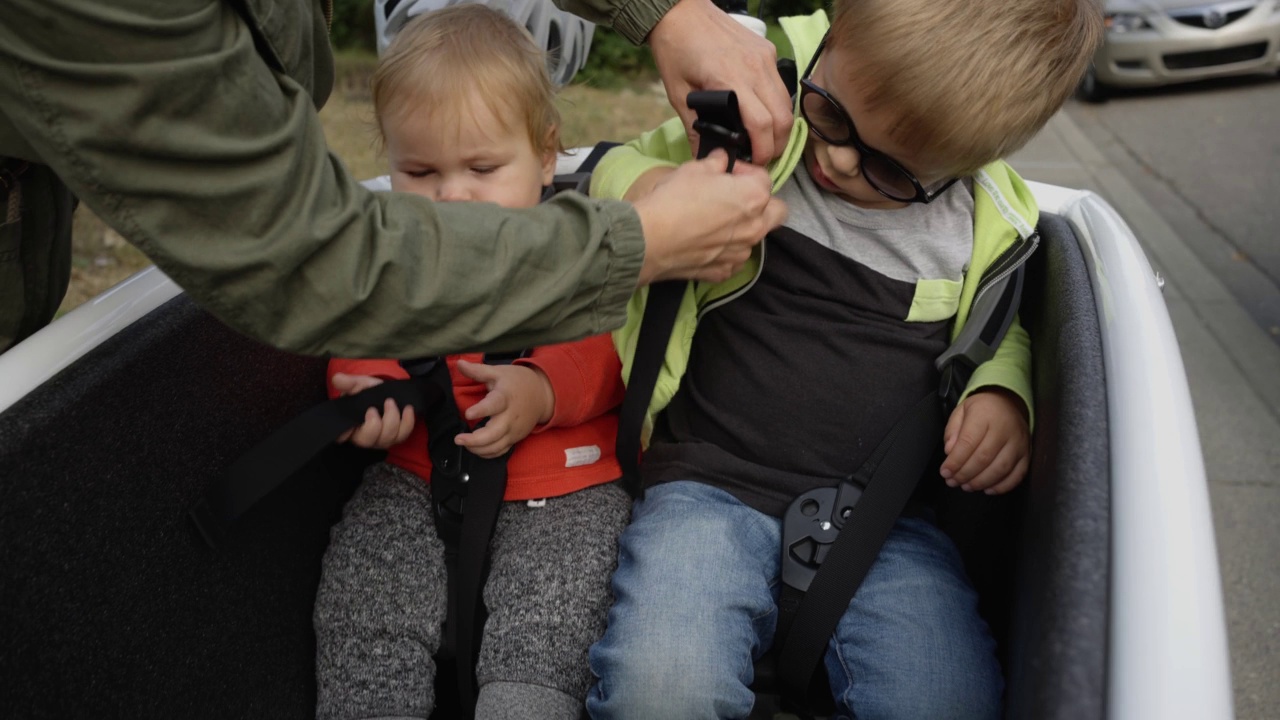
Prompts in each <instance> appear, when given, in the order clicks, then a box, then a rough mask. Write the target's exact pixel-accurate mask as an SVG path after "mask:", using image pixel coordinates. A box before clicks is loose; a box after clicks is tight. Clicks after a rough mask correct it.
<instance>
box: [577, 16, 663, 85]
mask: <svg viewBox="0 0 1280 720" xmlns="http://www.w3.org/2000/svg"><path fill="white" fill-rule="evenodd" d="M657 77H658V68H657V66H656V65H654V64H653V55H652V54H651V53H650V52H649V47H648V46H647V45H641V46H639V47H637V46H635V45H632V44H631V41H630V40H627V39H626V38H625V37H623V36H621V35H619V34H618V33H616V32H614V31H612V30H610V29H609V28H606V27H600V26H596V31H595V35H594V36H592V38H591V53H590V54H588V55H587V64H586V65H584V66H583V68H582V70H580V71H578V75H577V77H576V78H574V82H579V83H585V84H587V85H592V86H594V87H600V88H616V87H621V86H623V85H627V84H631V83H634V82H637V81H643V80H651V79H654V78H657Z"/></svg>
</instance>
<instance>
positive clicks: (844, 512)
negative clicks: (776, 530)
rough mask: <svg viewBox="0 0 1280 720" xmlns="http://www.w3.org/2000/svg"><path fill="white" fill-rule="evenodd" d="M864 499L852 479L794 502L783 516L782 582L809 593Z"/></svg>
mask: <svg viewBox="0 0 1280 720" xmlns="http://www.w3.org/2000/svg"><path fill="white" fill-rule="evenodd" d="M860 497H862V488H861V487H859V486H858V485H856V484H854V483H853V482H852V478H851V479H849V480H844V481H842V482H841V483H840V484H839V485H837V486H835V487H821V488H814V489H813V490H810V491H809V492H806V493H804V494H802V495H800V496H798V497H797V498H796V499H795V500H792V501H791V505H789V506H788V507H787V512H786V514H785V515H783V516H782V582H784V583H786V584H787V585H790V586H791V587H793V588H795V589H797V590H799V591H801V592H806V591H808V589H809V583H811V582H813V578H814V576H815V575H817V574H818V568H819V567H820V566H821V565H822V561H823V560H826V559H827V553H828V552H829V551H830V550H831V545H832V544H833V543H835V541H836V536H837V535H839V534H840V529H841V528H843V527H844V521H845V520H847V519H848V518H849V515H850V514H851V513H852V512H853V506H854V504H856V503H857V502H858V498H860Z"/></svg>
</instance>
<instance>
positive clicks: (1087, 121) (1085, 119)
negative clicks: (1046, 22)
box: [1067, 76, 1280, 342]
mask: <svg viewBox="0 0 1280 720" xmlns="http://www.w3.org/2000/svg"><path fill="white" fill-rule="evenodd" d="M1067 112H1068V113H1069V114H1070V115H1071V117H1072V119H1073V120H1075V121H1076V123H1077V124H1078V125H1079V126H1080V128H1081V130H1082V131H1083V132H1084V133H1085V135H1086V136H1087V137H1088V138H1089V139H1090V140H1092V141H1093V143H1094V144H1095V145H1096V146H1097V147H1098V149H1099V150H1101V151H1102V152H1103V153H1104V154H1105V155H1107V157H1108V159H1109V160H1110V161H1111V162H1112V163H1114V164H1115V166H1116V167H1117V168H1119V169H1120V171H1121V172H1122V173H1123V174H1124V175H1125V177H1126V178H1127V179H1128V180H1129V181H1130V182H1131V183H1133V185H1134V186H1135V187H1136V188H1137V189H1138V190H1139V192H1141V193H1142V194H1143V196H1144V197H1145V198H1146V199H1147V202H1149V203H1150V204H1151V205H1152V206H1153V207H1154V208H1155V209H1156V211H1157V212H1159V213H1160V214H1161V215H1162V216H1163V217H1164V218H1165V219H1166V220H1168V221H1169V223H1170V224H1171V225H1173V227H1175V228H1177V230H1178V233H1179V235H1181V236H1182V237H1183V239H1184V240H1186V241H1187V243H1188V244H1189V245H1190V246H1191V247H1192V249H1193V251H1194V252H1196V254H1197V255H1198V256H1199V257H1200V260H1201V262H1203V263H1204V264H1205V265H1206V266H1208V267H1209V268H1210V269H1211V270H1212V272H1213V273H1214V274H1216V275H1217V276H1218V277H1219V278H1220V279H1221V280H1222V281H1223V282H1224V283H1225V284H1226V285H1227V286H1228V287H1230V288H1231V289H1232V292H1233V294H1234V295H1235V296H1236V298H1237V299H1238V300H1239V302H1240V304H1241V305H1242V306H1243V307H1244V309H1245V310H1246V312H1248V313H1249V315H1250V316H1251V317H1252V318H1253V319H1254V320H1255V322H1257V323H1258V324H1259V325H1260V326H1261V327H1262V328H1263V329H1264V330H1266V331H1267V332H1268V334H1269V335H1271V337H1272V338H1273V339H1275V340H1276V341H1277V342H1280V80H1277V79H1275V78H1266V77H1261V76H1259V77H1250V78H1233V79H1230V80H1217V81H1212V82H1205V83H1196V84H1193V85H1185V86H1178V87H1170V88H1160V89H1154V90H1141V91H1126V92H1122V93H1120V94H1119V95H1118V96H1117V97H1114V98H1112V99H1111V100H1109V101H1108V102H1106V103H1103V104H1100V105H1090V104H1085V103H1072V104H1071V105H1070V106H1069V107H1068V109H1067Z"/></svg>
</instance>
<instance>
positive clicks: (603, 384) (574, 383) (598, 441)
mask: <svg viewBox="0 0 1280 720" xmlns="http://www.w3.org/2000/svg"><path fill="white" fill-rule="evenodd" d="M459 359H462V360H467V361H470V362H477V363H478V362H482V361H483V359H484V355H483V354H482V353H467V354H464V355H450V356H448V358H447V361H448V364H449V376H450V377H451V378H452V379H453V394H454V397H455V398H456V400H457V403H458V409H459V411H461V412H466V410H467V408H469V407H471V406H472V405H475V404H476V403H477V402H479V401H480V400H481V399H482V398H484V396H485V395H486V394H487V392H488V390H487V389H486V388H485V386H484V384H483V383H479V382H476V381H474V380H472V379H470V378H468V377H466V376H465V375H463V374H461V373H460V372H458V369H457V366H458V360H459ZM516 364H518V365H531V366H535V367H537V368H538V369H540V370H541V371H542V372H544V373H546V376H547V378H548V379H549V380H550V381H551V388H552V390H553V391H554V392H555V397H556V406H555V411H554V413H553V415H552V417H551V420H550V421H549V422H547V424H545V425H539V426H538V427H536V428H534V430H533V432H532V433H530V435H529V436H528V437H527V438H525V439H524V440H522V441H520V442H519V443H517V444H516V446H515V450H514V451H513V452H512V453H511V459H510V460H509V461H508V463H507V491H506V495H505V496H504V499H505V500H534V499H539V498H546V497H556V496H559V495H566V494H568V493H571V492H574V491H575V490H581V489H583V488H586V487H590V486H592V485H599V484H601V483H605V482H609V481H611V480H615V479H617V477H618V476H619V475H621V470H620V469H619V467H618V461H617V459H616V458H615V457H614V442H615V439H616V437H617V434H618V412H617V410H618V405H619V404H621V402H622V395H623V390H624V388H623V384H622V365H621V364H620V363H619V361H618V355H617V353H616V352H615V351H614V348H613V341H612V340H611V339H610V337H609V335H607V334H606V335H597V336H595V337H590V338H587V339H585V340H579V341H577V342H571V343H562V344H560V345H548V346H546V347H540V348H537V349H535V350H534V351H533V352H532V353H531V354H530V356H529V357H527V358H522V359H520V360H517V361H516ZM339 372H340V373H346V374H348V375H372V376H375V377H380V378H383V379H387V380H401V379H404V378H407V377H408V373H406V372H405V371H404V368H402V367H400V364H399V363H397V362H396V361H395V360H344V359H334V360H330V361H329V370H328V377H329V378H332V377H333V375H334V373H339ZM329 394H330V396H331V397H336V395H337V393H336V392H335V391H334V389H333V385H332V383H330V384H329ZM387 462H390V463H393V464H395V465H398V466H400V467H402V468H404V469H406V470H409V471H410V472H412V473H415V474H416V475H418V476H419V477H421V478H423V479H424V480H428V481H429V480H430V478H431V460H430V458H428V456H427V429H426V426H425V424H423V423H421V422H419V423H417V424H416V425H415V427H414V428H413V434H411V435H410V436H409V439H408V440H405V441H404V442H403V443H400V444H399V445H396V446H394V447H392V448H391V449H390V451H388V454H387Z"/></svg>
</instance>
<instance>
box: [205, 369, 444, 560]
mask: <svg viewBox="0 0 1280 720" xmlns="http://www.w3.org/2000/svg"><path fill="white" fill-rule="evenodd" d="M440 395H441V393H440V392H439V389H438V388H436V387H434V386H431V385H427V384H424V383H419V382H417V381H414V380H395V381H390V382H384V383H381V384H379V385H376V386H374V387H371V388H369V389H368V390H365V391H364V392H361V393H357V394H355V395H347V396H344V397H340V398H335V399H333V400H329V401H328V402H324V403H321V404H319V405H316V406H315V407H313V408H311V409H309V410H307V411H306V412H304V413H302V414H301V415H298V416H297V417H295V418H293V419H292V420H290V421H289V422H288V423H286V424H285V425H284V426H283V427H281V428H280V429H279V430H277V431H276V432H275V433H273V434H272V435H271V436H270V437H268V438H267V439H266V440H263V441H262V442H260V443H258V444H257V445H256V446H254V447H253V448H252V449H251V450H249V451H248V452H246V453H245V454H244V455H242V456H240V458H239V459H238V460H236V461H235V462H234V463H233V464H232V465H231V467H229V468H228V469H227V472H226V474H225V475H223V476H222V477H221V478H220V479H218V480H216V481H214V482H213V483H211V484H210V485H209V487H208V488H207V489H206V490H205V493H204V496H203V497H202V498H200V500H198V501H197V502H196V504H195V505H194V506H192V508H191V509H190V510H189V511H188V513H189V515H190V517H191V519H192V521H193V522H194V523H195V525H196V529H197V530H199V531H200V535H201V536H202V537H203V538H204V540H205V542H206V543H208V544H209V547H212V548H217V547H218V545H219V544H220V543H221V542H222V541H223V539H224V538H225V537H226V535H227V533H228V532H229V531H230V529H231V526H232V525H233V524H234V523H235V522H236V521H237V520H238V519H239V518H240V516H241V515H243V514H244V513H245V512H247V511H248V510H249V508H250V507H252V506H253V505H254V503H256V502H258V501H259V500H261V499H262V498H263V497H265V496H266V495H267V494H268V493H270V492H271V491H272V490H274V489H276V488H277V487H279V486H280V485H282V484H283V483H284V481H285V480H287V479H288V478H289V476H291V475H293V474H294V473H295V472H297V471H298V470H299V469H300V468H301V467H302V466H303V465H305V464H306V463H307V462H308V461H309V460H311V458H313V457H315V456H316V455H317V454H319V453H320V451H321V450H323V449H324V448H326V447H328V446H329V445H330V444H332V443H333V441H334V440H336V439H337V438H338V436H339V435H341V434H342V433H343V432H346V431H347V430H350V429H351V428H352V427H355V426H356V425H359V424H360V423H361V422H362V421H363V420H364V415H365V411H366V410H368V409H369V408H381V407H382V405H383V403H384V402H385V401H386V400H387V399H388V398H390V399H392V400H395V401H396V404H397V405H399V406H400V407H402V408H403V407H409V406H412V407H413V409H414V411H415V412H416V413H418V416H419V417H423V416H425V414H426V412H427V409H428V408H429V407H430V406H432V405H434V404H436V403H437V402H438V401H439V399H440Z"/></svg>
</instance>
